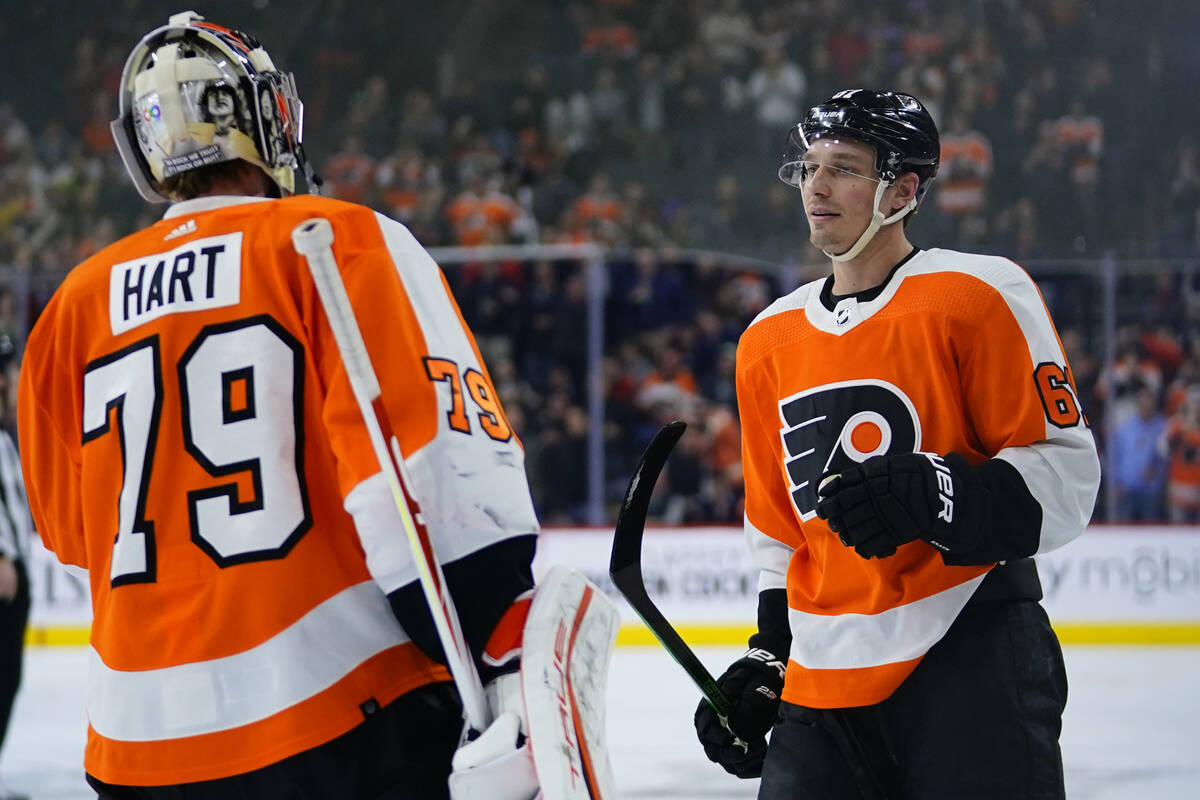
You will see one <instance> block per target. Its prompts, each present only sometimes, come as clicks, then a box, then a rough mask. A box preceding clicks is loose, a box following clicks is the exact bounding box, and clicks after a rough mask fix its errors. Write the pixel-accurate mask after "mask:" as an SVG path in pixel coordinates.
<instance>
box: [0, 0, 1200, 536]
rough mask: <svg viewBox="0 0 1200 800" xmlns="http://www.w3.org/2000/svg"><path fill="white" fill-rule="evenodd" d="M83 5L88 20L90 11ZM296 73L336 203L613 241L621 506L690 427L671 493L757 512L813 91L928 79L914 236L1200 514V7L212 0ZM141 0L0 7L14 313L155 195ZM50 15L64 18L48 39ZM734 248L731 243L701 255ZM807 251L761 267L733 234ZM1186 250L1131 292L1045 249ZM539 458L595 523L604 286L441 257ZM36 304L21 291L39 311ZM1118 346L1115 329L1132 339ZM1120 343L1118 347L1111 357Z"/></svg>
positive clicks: (1129, 513) (503, 233)
mask: <svg viewBox="0 0 1200 800" xmlns="http://www.w3.org/2000/svg"><path fill="white" fill-rule="evenodd" d="M68 10H69V12H70V13H64V12H65V11H68ZM197 10H199V11H200V12H201V13H205V14H207V15H209V17H210V18H212V19H214V20H216V21H218V22H222V23H225V22H229V23H232V24H235V25H237V26H239V27H242V28H244V29H245V30H247V31H250V32H251V33H253V34H255V35H257V36H259V37H260V38H261V39H262V40H263V41H264V42H265V43H266V44H267V46H268V49H269V50H270V52H271V53H272V56H273V57H274V59H275V61H276V62H277V63H279V64H280V65H282V66H284V67H285V68H287V69H290V70H292V71H293V72H295V74H296V76H297V82H298V84H299V87H300V92H301V95H302V97H303V99H304V100H305V102H306V131H305V133H306V144H307V149H308V152H309V154H310V156H311V157H312V158H313V160H314V162H315V164H316V167H317V170H318V172H319V173H320V174H321V175H322V176H323V177H324V180H325V186H324V189H323V191H325V192H326V193H329V194H332V195H334V196H337V197H341V198H344V199H347V200H353V201H356V202H361V203H366V204H368V205H370V206H373V207H375V208H377V209H379V210H380V211H383V212H384V213H387V214H389V215H390V216H392V217H394V218H396V219H399V220H401V221H403V222H405V223H406V224H407V225H408V226H409V227H410V228H411V229H412V230H413V232H414V233H415V234H416V235H417V237H418V239H420V240H421V241H422V243H424V244H425V245H427V246H439V245H462V246H475V245H486V244H510V243H518V244H532V243H576V242H593V243H596V244H599V245H602V246H604V247H605V248H606V249H607V250H608V252H610V253H611V254H612V255H611V257H610V259H609V261H608V263H607V267H608V286H609V294H608V297H607V301H606V317H607V325H606V331H607V334H606V340H605V343H604V344H605V357H604V363H603V381H604V392H605V404H606V425H605V429H604V433H603V435H604V439H605V443H606V455H607V459H606V461H607V464H608V465H609V471H610V474H609V475H606V476H605V487H606V496H607V498H608V499H609V500H615V499H616V498H618V497H619V496H620V493H621V491H622V489H623V481H624V480H625V479H626V477H627V474H626V473H627V471H628V469H629V467H630V466H631V465H632V464H633V463H634V462H636V457H637V453H638V451H639V450H640V448H641V446H642V444H643V443H644V442H645V441H646V439H648V437H649V434H650V433H651V432H652V431H653V430H654V428H655V427H656V426H657V424H658V423H659V422H660V421H662V420H663V419H665V418H669V417H676V416H682V417H684V418H685V419H688V420H689V421H690V422H692V429H691V432H689V434H688V435H687V436H685V437H684V439H683V442H682V443H681V445H680V449H679V452H678V453H677V454H676V455H675V456H673V459H672V462H671V471H670V476H669V481H670V490H669V491H666V492H664V493H663V494H662V498H663V499H662V500H660V503H661V507H660V508H658V509H657V511H658V512H659V513H660V514H661V515H662V516H664V518H667V519H670V520H671V521H675V522H692V521H737V520H739V519H740V513H741V512H740V480H741V475H740V465H739V457H740V455H739V444H738V442H739V433H738V429H737V420H736V410H735V408H736V406H735V402H734V397H733V386H732V379H731V376H732V369H733V352H734V347H735V345H736V341H737V337H738V335H739V333H740V332H741V330H742V329H743V328H744V327H745V325H746V324H747V323H748V322H749V320H750V319H751V318H753V316H754V314H756V313H757V311H758V310H760V309H761V308H762V307H763V306H765V304H766V303H768V302H769V301H770V300H771V299H773V298H774V297H775V296H777V295H779V294H781V293H783V292H785V291H787V290H789V289H790V288H791V287H792V284H793V283H794V282H795V280H797V279H800V278H805V277H813V276H815V275H818V274H820V270H821V269H823V266H822V259H821V257H820V254H819V253H816V252H815V251H814V250H813V249H812V248H811V246H809V245H808V244H807V231H806V228H805V224H804V221H803V215H802V213H801V209H800V202H799V196H798V195H797V194H796V193H795V192H794V190H792V189H790V188H789V187H787V186H785V185H784V184H783V183H782V182H780V181H779V180H778V179H777V178H776V177H775V172H776V169H777V166H778V164H777V161H778V154H779V151H780V149H781V146H782V143H783V141H784V139H785V137H786V134H787V131H788V129H789V128H790V127H791V126H792V125H794V124H795V123H796V121H797V120H798V119H799V118H800V117H801V115H802V114H803V112H804V110H805V109H806V108H807V107H808V106H810V105H812V104H814V103H816V102H819V101H820V100H822V99H824V98H825V97H827V96H828V95H829V94H831V93H832V92H833V91H836V90H837V89H841V88H847V87H852V86H870V87H879V88H898V89H901V90H904V91H908V92H911V93H913V94H915V95H917V96H918V97H919V98H921V99H922V101H924V102H925V103H926V105H927V106H929V108H930V109H931V111H932V113H933V114H934V116H935V118H936V119H937V120H938V122H939V125H940V127H941V130H942V144H943V154H942V166H941V170H940V173H939V176H938V179H937V181H936V182H935V184H934V188H933V190H932V191H931V193H930V194H929V196H928V197H927V199H926V201H925V203H924V205H923V206H922V208H921V212H920V214H919V215H918V216H917V217H916V218H915V220H914V222H913V226H912V228H911V238H913V240H914V241H915V242H916V243H918V245H921V246H944V247H955V248H962V249H969V250H977V251H982V252H989V253H996V254H1001V255H1007V256H1009V257H1012V258H1014V259H1015V260H1017V261H1018V262H1020V263H1022V264H1024V265H1026V266H1028V267H1030V268H1031V270H1033V271H1034V273H1035V276H1037V277H1039V279H1041V277H1042V275H1043V274H1045V275H1047V276H1049V277H1048V278H1047V280H1046V282H1043V290H1044V291H1045V293H1046V297H1047V302H1048V303H1049V304H1050V306H1051V311H1052V313H1054V315H1055V318H1056V320H1057V321H1058V324H1059V327H1060V330H1064V331H1065V334H1064V340H1065V344H1066V345H1067V347H1068V350H1069V351H1070V352H1069V355H1070V357H1071V358H1072V363H1073V365H1074V368H1075V376H1076V381H1077V383H1078V384H1079V386H1080V391H1081V394H1083V395H1084V397H1083V401H1084V407H1085V409H1087V410H1088V411H1089V412H1090V418H1091V421H1092V424H1093V426H1094V427H1095V428H1096V430H1097V431H1098V432H1100V433H1102V434H1103V438H1102V444H1103V446H1104V448H1105V451H1106V452H1109V451H1111V453H1112V454H1113V456H1114V458H1115V460H1114V464H1115V467H1116V468H1115V469H1110V472H1109V475H1108V478H1107V480H1109V481H1110V482H1112V483H1113V484H1114V485H1113V490H1112V491H1113V492H1114V494H1113V496H1114V497H1116V498H1119V502H1116V503H1115V506H1114V509H1113V510H1112V513H1111V514H1110V513H1109V511H1108V510H1107V509H1102V516H1105V515H1107V516H1110V517H1113V518H1123V519H1126V518H1127V519H1134V518H1136V519H1166V518H1168V517H1169V518H1171V519H1181V520H1182V519H1191V520H1193V521H1194V520H1195V518H1196V516H1197V515H1198V513H1200V419H1198V418H1197V415H1198V414H1200V300H1198V299H1197V298H1200V286H1197V285H1196V284H1195V283H1194V282H1193V280H1192V275H1191V273H1190V271H1188V269H1189V267H1188V264H1190V263H1191V261H1192V260H1194V259H1196V256H1197V246H1198V245H1197V242H1198V239H1200V154H1198V149H1197V148H1198V145H1197V138H1196V131H1197V130H1200V110H1198V109H1200V105H1198V104H1195V103H1193V102H1190V100H1189V99H1188V97H1189V93H1188V92H1186V91H1185V90H1184V87H1185V86H1187V85H1188V81H1189V79H1190V77H1191V76H1193V75H1196V74H1198V72H1200V55H1198V54H1200V46H1197V44H1198V43H1197V42H1196V41H1194V40H1195V39H1196V38H1197V36H1198V34H1197V31H1200V25H1197V24H1195V23H1196V19H1195V17H1196V12H1195V11H1194V10H1188V9H1182V10H1181V9H1177V8H1172V7H1171V4H1167V3H1158V2H1151V3H1147V4H1143V5H1141V6H1139V8H1138V12H1137V13H1136V14H1131V13H1129V12H1128V7H1127V4H1125V3H1122V2H1120V1H1119V0H1092V1H1091V2H1086V1H1085V0H987V1H986V2H985V0H973V1H968V2H957V1H956V0H900V1H899V2H894V3H877V2H867V0H654V1H653V2H651V0H570V1H564V0H529V1H528V2H523V3H512V4H506V3H486V2H480V1H479V0H442V2H438V3H428V2H412V3H406V4H403V8H397V7H395V6H394V5H393V4H370V3H356V2H352V0H293V1H292V2H289V3H286V4H284V3H282V2H280V1H279V0H276V1H275V2H271V0H252V2H249V3H247V2H240V1H238V0H213V1H212V2H209V3H206V4H205V5H204V7H202V8H198V9H197ZM163 22H165V17H164V15H163V13H162V12H161V7H160V6H158V5H156V4H154V3H151V2H148V0H117V2H115V3H108V4H100V3H94V2H72V3H67V2H66V0H52V1H51V2H47V3H39V4H28V5H26V6H25V7H23V8H20V9H10V10H9V11H8V12H7V13H6V15H4V18H3V19H0V34H2V35H3V38H4V41H5V48H3V52H0V65H3V66H4V67H8V73H7V74H10V75H16V74H20V75H27V76H29V78H28V80H25V81H19V82H13V83H12V85H10V87H9V88H10V89H11V91H7V92H6V93H5V96H4V97H5V99H4V100H2V101H0V265H3V266H5V267H7V269H5V270H4V272H3V274H4V275H6V276H7V280H8V283H7V286H6V291H5V292H4V294H2V295H0V298H2V299H0V332H8V333H9V334H10V335H11V336H12V337H13V338H14V340H16V341H20V340H21V338H22V337H21V334H22V333H23V332H24V330H25V329H27V327H28V325H29V324H30V323H31V320H32V318H33V316H34V315H35V314H36V312H37V310H38V308H39V307H40V305H41V304H42V303H44V301H45V299H46V298H47V297H48V294H49V293H50V292H51V291H52V290H53V288H54V286H55V285H56V284H57V282H58V281H59V280H60V279H61V276H62V275H63V274H64V272H65V271H66V270H67V269H69V268H70V266H72V265H73V264H75V263H76V262H78V261H80V260H81V259H82V258H84V257H86V256H87V255H89V254H91V253H92V252H94V251H95V250H96V249H98V248H99V247H101V246H103V245H105V244H107V243H108V242H110V241H112V240H114V239H115V238H118V237H119V236H121V235H123V234H125V233H127V232H129V231H131V230H133V229H136V228H138V227H141V226H144V225H146V224H148V223H149V222H151V221H153V220H154V219H155V218H157V216H158V215H159V214H160V213H161V209H159V208H153V207H148V206H146V205H145V204H144V203H142V202H141V201H140V200H139V199H138V198H137V195H136V194H135V192H134V191H133V189H132V187H131V185H130V184H129V181H128V180H127V178H126V177H125V175H124V172H123V170H122V168H121V166H120V164H119V161H118V160H117V157H116V155H115V152H114V148H113V145H112V140H111V136H110V134H109V130H108V123H109V121H110V120H111V119H112V118H113V117H114V116H115V114H116V99H115V97H116V88H117V84H118V82H119V81H118V79H119V76H120V72H121V67H122V64H123V61H124V58H125V56H126V55H127V53H128V52H129V50H130V48H131V46H132V44H133V43H134V42H135V41H136V40H137V38H138V37H139V36H141V35H142V34H143V33H145V32H146V31H148V30H149V29H150V28H152V27H154V26H155V25H158V24H161V23H163ZM48 30H53V31H54V32H55V33H54V36H53V37H49V36H47V34H46V33H45V31H48ZM701 251H704V252H706V253H711V254H712V255H706V254H704V253H702V252H701ZM722 253H725V254H728V253H736V254H740V255H743V256H754V257H756V258H759V259H762V260H763V261H766V262H770V263H773V264H777V265H783V269H778V270H762V269H748V268H746V266H745V265H744V263H743V262H742V261H739V260H736V259H733V258H730V257H726V256H722V255H719V254H722ZM1106 257H1115V258H1119V259H1122V260H1129V259H1146V258H1169V259H1174V260H1175V261H1174V262H1172V263H1174V264H1176V265H1178V266H1176V267H1171V268H1169V269H1168V268H1164V271H1163V272H1162V273H1161V274H1157V275H1156V276H1153V277H1137V278H1129V279H1123V282H1122V284H1121V286H1120V287H1119V289H1120V291H1118V292H1117V293H1116V301H1115V302H1116V303H1117V304H1118V306H1119V307H1117V308H1116V309H1115V311H1116V320H1117V322H1118V323H1119V327H1118V328H1117V329H1116V336H1115V337H1114V340H1112V341H1108V340H1106V339H1105V337H1104V336H1103V335H1102V323H1103V320H1102V319H1101V318H1100V316H1099V314H1100V312H1099V311H1098V309H1099V308H1100V306H1101V303H1100V300H1101V298H1100V296H1099V293H1098V290H1097V289H1096V286H1097V285H1098V284H1097V281H1096V280H1095V276H1094V275H1088V274H1086V273H1081V272H1079V271H1078V270H1066V271H1065V272H1064V271H1061V270H1060V271H1059V272H1055V267H1054V266H1053V264H1047V262H1046V259H1074V260H1076V261H1078V260H1081V259H1086V260H1095V259H1101V258H1106ZM447 272H448V276H449V279H450V281H451V283H452V285H453V286H454V289H455V291H456V293H457V296H458V298H459V300H460V302H461V305H462V307H463V311H464V314H465V316H466V317H467V319H468V321H469V322H470V323H471V325H472V326H473V327H474V329H475V330H476V332H477V333H478V334H479V337H480V340H481V345H482V346H483V347H484V349H485V350H486V351H487V352H486V355H487V357H488V360H489V364H490V365H491V369H492V371H493V373H494V375H493V377H494V378H495V381H496V383H497V384H498V386H499V387H500V391H501V393H502V397H504V398H505V400H506V404H507V407H508V410H509V413H510V416H512V417H513V420H512V422H513V424H514V426H515V427H516V429H517V430H518V431H519V432H521V434H522V438H523V440H524V442H525V444H526V447H527V451H528V455H529V463H530V470H531V473H532V474H531V477H532V479H533V480H532V482H533V484H534V486H535V491H536V492H537V493H538V498H537V500H538V503H539V510H540V511H541V512H542V515H543V519H544V520H546V521H547V522H548V523H551V524H553V523H560V522H561V523H569V522H579V521H582V520H583V519H584V518H585V511H584V503H585V498H586V490H587V477H586V469H585V466H586V464H585V459H584V453H585V452H586V449H587V448H586V446H585V443H586V440H587V437H588V436H589V435H590V433H591V431H590V428H591V425H590V422H589V418H588V415H587V412H586V410H585V409H586V396H585V395H586V389H585V387H586V386H587V381H586V374H585V373H586V370H587V363H586V360H585V353H586V348H585V346H584V343H585V340H586V323H585V320H586V313H585V306H586V301H587V284H586V281H585V279H584V274H583V270H582V266H581V265H580V264H578V263H572V262H537V261H533V262H520V261H513V262H484V261H481V262H478V263H473V264H466V265H461V266H453V267H451V266H447ZM16 298H20V302H18V301H17V299H16ZM1106 343H1107V345H1108V348H1107V350H1106ZM1109 351H1111V352H1109Z"/></svg>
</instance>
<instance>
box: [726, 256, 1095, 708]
mask: <svg viewBox="0 0 1200 800" xmlns="http://www.w3.org/2000/svg"><path fill="white" fill-rule="evenodd" d="M822 283H823V280H818V281H814V282H813V283H809V284H806V285H804V286H802V287H800V288H799V289H797V290H795V291H794V292H792V293H791V294H789V295H787V296H785V297H783V298H780V299H779V300H777V301H775V302H774V303H773V304H772V305H771V306H769V307H768V308H767V309H765V310H764V311H763V312H762V313H761V314H759V316H758V317H757V318H756V319H755V320H754V322H753V323H752V324H751V325H750V327H749V328H748V329H747V330H746V332H745V333H744V334H743V336H742V338H741V341H740V342H739V344H738V353H737V391H738V406H739V411H740V414H741V420H742V448H743V464H744V468H745V482H746V535H747V539H748V541H749V543H750V547H751V550H752V552H753V553H754V555H755V559H756V561H757V563H758V564H759V565H760V566H761V567H762V572H761V574H760V583H759V588H760V590H766V589H779V588H786V590H787V599H788V621H789V626H790V628H791V633H792V645H791V653H790V658H789V662H788V669H787V676H786V680H785V685H784V691H783V699H784V700H786V701H788V702H791V703H796V704H800V705H806V706H812V707H818V708H839V707H848V706H859V705H869V704H873V703H877V702H879V701H881V700H884V699H886V698H887V697H888V696H889V695H890V694H891V693H892V692H893V691H894V690H895V689H896V687H897V686H899V685H900V683H901V682H902V681H903V680H904V679H905V678H906V677H907V676H908V675H909V673H911V672H912V670H913V668H914V667H916V665H917V663H918V662H919V661H920V659H921V657H922V656H923V655H924V654H925V653H926V652H927V651H928V650H929V648H930V647H932V646H933V645H934V644H935V643H936V642H937V641H938V640H939V639H941V637H942V636H943V635H944V634H945V632H946V631H947V629H948V628H949V627H950V624H951V623H952V622H953V621H954V619H955V617H956V616H957V615H958V613H959V611H960V610H961V609H962V608H963V606H964V605H965V604H966V602H967V600H968V599H969V598H970V596H971V594H972V592H974V590H975V588H976V587H977V586H978V585H979V584H980V582H982V580H983V578H984V575H985V574H986V573H987V572H988V570H989V569H991V567H990V566H980V567H948V566H946V565H945V564H944V563H943V562H942V558H941V556H940V554H939V553H938V551H937V550H935V549H934V548H933V547H932V546H931V545H929V544H927V543H925V542H924V541H921V540H917V541H914V542H910V543H908V544H905V545H902V546H900V548H899V549H898V550H897V551H896V554H895V555H893V556H889V557H887V558H883V559H871V560H865V559H863V558H861V557H859V556H858V555H857V554H856V553H855V551H854V550H853V549H851V548H848V547H845V546H843V545H842V543H841V542H840V541H839V540H838V537H837V536H836V535H834V534H833V533H832V532H830V530H829V528H828V527H827V526H826V524H825V522H824V521H823V520H821V519H820V518H818V517H817V516H816V501H817V493H816V489H817V485H818V483H819V481H820V478H821V476H822V475H823V474H825V473H827V472H838V471H840V470H841V469H844V468H845V467H846V466H849V465H850V464H852V463H855V462H862V461H864V460H866V459H867V458H869V457H870V456H873V455H883V454H887V453H904V452H913V451H926V452H936V453H943V454H944V453H948V452H951V451H957V452H959V453H962V454H963V455H965V456H966V457H967V458H968V459H970V460H971V461H972V463H978V462H980V461H983V460H985V459H988V458H993V457H994V458H1002V459H1006V460H1007V461H1009V462H1011V463H1012V465H1013V466H1014V467H1016V469H1017V470H1018V471H1019V472H1020V473H1021V474H1022V476H1023V477H1024V479H1025V481H1026V483H1027V484H1028V488H1029V490H1030V492H1031V494H1032V495H1033V497H1034V498H1035V499H1036V500H1037V501H1038V502H1039V503H1040V505H1041V507H1042V512H1043V514H1042V527H1041V539H1040V550H1043V551H1044V550H1049V549H1051V548H1054V547H1058V546H1059V545H1062V544H1064V543H1065V542H1068V541H1070V540H1071V539H1073V538H1075V537H1076V536H1078V535H1079V533H1080V532H1081V531H1082V530H1083V527H1084V525H1085V524H1086V523H1087V521H1088V518H1089V517H1090V515H1091V511H1092V506H1093V503H1094V501H1095V496H1096V490H1097V487H1098V483H1099V461H1098V459H1097V456H1096V448H1095V442H1094V440H1093V437H1092V434H1091V432H1090V430H1089V429H1088V428H1087V426H1086V420H1085V419H1084V417H1083V415H1082V413H1081V411H1080V408H1079V403H1078V399H1077V397H1076V394H1075V390H1074V388H1073V386H1072V384H1071V380H1070V373H1069V370H1068V367H1067V364H1066V361H1065V358H1064V356H1063V350H1062V347H1061V345H1060V343H1059V341H1058V338H1057V335H1056V334H1055V331H1054V328H1053V325H1052V324H1051V322H1050V319H1049V316H1048V314H1047V312H1046V308H1045V305H1044V304H1043V302H1042V299H1041V296H1040V294H1039V293H1038V290H1037V288H1036V286H1035V285H1034V283H1033V281H1032V280H1031V279H1030V278H1029V276H1028V275H1027V274H1026V273H1025V272H1024V271H1023V270H1021V269H1020V268H1019V267H1018V266H1017V265H1015V264H1013V263H1012V262H1010V261H1007V260H1005V259H1001V258H993V257H987V256H976V255H968V254H964V253H956V252H951V251H947V250H930V251H922V252H918V253H917V254H916V255H914V256H913V257H912V258H910V259H909V260H908V261H907V262H906V263H904V264H903V265H902V266H900V267H899V268H898V269H897V270H896V271H895V273H894V274H893V275H892V276H891V278H890V280H889V281H888V283H887V284H886V285H885V286H884V287H883V290H882V291H881V292H880V293H879V294H878V295H877V296H875V297H874V298H873V299H869V300H866V299H864V300H861V301H860V300H859V299H857V298H855V297H848V298H845V299H843V300H841V301H840V302H838V303H837V305H836V306H835V308H834V309H833V310H830V309H828V308H826V306H825V305H824V304H823V303H822V300H821V297H820V295H821V288H822Z"/></svg>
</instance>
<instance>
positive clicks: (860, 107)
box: [779, 89, 941, 261]
mask: <svg viewBox="0 0 1200 800" xmlns="http://www.w3.org/2000/svg"><path fill="white" fill-rule="evenodd" d="M839 137H841V138H846V139H853V140H854V141H858V142H863V143H865V144H867V145H870V147H871V148H872V149H874V151H875V169H876V171H877V172H878V173H879V185H878V187H877V188H876V190H875V209H876V210H875V213H874V215H873V218H872V220H871V223H870V224H869V225H868V226H867V229H866V230H865V231H863V235H862V236H861V237H859V240H858V241H857V242H855V244H854V245H853V246H852V247H851V248H850V249H849V250H847V251H846V252H845V253H840V254H832V253H826V254H825V255H827V256H829V257H830V258H832V259H834V260H835V261H847V260H849V259H851V258H854V257H855V256H856V255H858V254H859V253H860V252H862V249H863V248H864V247H866V246H867V243H868V242H870V241H871V239H872V238H873V237H874V236H875V233H876V231H878V230H879V228H880V227H882V226H883V225H890V224H891V223H893V222H898V221H899V220H901V219H903V218H904V217H905V216H906V215H907V214H910V213H915V212H916V208H917V205H918V204H919V203H920V202H921V200H922V198H924V196H925V193H926V192H927V191H928V190H929V186H930V184H931V183H933V179H934V176H935V175H937V170H938V161H939V159H940V157H941V142H940V139H939V137H938V131H937V125H936V124H935V123H934V121H933V117H931V116H930V115H929V112H928V111H926V110H925V106H923V105H921V102H920V101H919V100H917V98H915V97H913V96H912V95H907V94H901V93H899V92H875V91H871V90H870V89H847V90H846V91H843V92H838V93H837V94H835V95H834V96H833V97H831V98H829V99H828V100H826V101H825V102H824V103H822V104H820V105H818V106H813V107H812V108H811V109H809V111H808V114H807V115H805V117H804V119H803V120H801V122H800V124H798V125H796V127H795V128H793V129H792V131H791V133H789V134H788V139H787V144H786V145H785V147H784V151H783V161H782V163H781V165H780V167H779V178H780V180H782V181H783V182H784V183H786V184H788V185H789V186H795V187H797V188H799V187H800V186H801V185H802V184H803V183H804V170H803V166H804V158H805V155H806V154H807V153H808V151H809V149H810V148H811V147H812V146H813V143H814V142H816V141H817V140H819V139H826V138H839ZM903 172H915V173H916V175H917V179H918V184H917V191H916V194H915V195H914V196H913V199H912V200H910V201H909V202H908V203H907V204H906V205H905V206H904V208H901V209H900V210H899V211H896V212H895V213H894V214H892V215H891V216H888V217H884V215H883V212H881V211H879V210H878V209H879V204H880V202H881V201H882V199H883V193H884V191H885V190H886V189H887V187H889V186H891V185H892V183H893V182H894V181H895V180H896V178H897V177H899V175H900V174H901V173H903Z"/></svg>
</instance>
